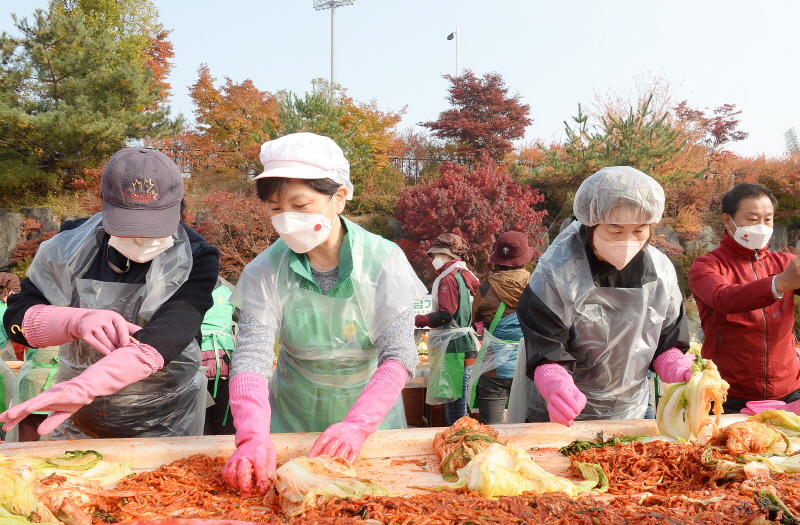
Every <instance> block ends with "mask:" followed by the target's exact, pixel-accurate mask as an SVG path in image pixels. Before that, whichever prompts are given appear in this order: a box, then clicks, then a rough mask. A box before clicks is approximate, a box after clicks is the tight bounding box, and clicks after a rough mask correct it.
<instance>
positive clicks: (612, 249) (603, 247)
mask: <svg viewBox="0 0 800 525" xmlns="http://www.w3.org/2000/svg"><path fill="white" fill-rule="evenodd" d="M646 242H647V240H646V239H645V240H643V241H607V240H605V239H603V238H601V237H600V236H599V235H597V232H596V231H595V232H594V243H593V244H594V251H595V252H597V255H599V256H600V257H602V258H603V260H605V261H606V262H608V264H610V265H612V266H613V267H614V268H616V269H617V270H622V269H623V268H625V267H626V266H628V263H629V262H631V259H633V258H634V257H636V254H637V253H639V252H640V251H642V248H643V247H644V244H645V243H646Z"/></svg>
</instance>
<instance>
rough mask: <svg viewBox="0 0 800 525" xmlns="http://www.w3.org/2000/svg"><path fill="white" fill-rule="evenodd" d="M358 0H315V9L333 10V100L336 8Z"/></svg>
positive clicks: (332, 87) (331, 92) (332, 92)
mask: <svg viewBox="0 0 800 525" xmlns="http://www.w3.org/2000/svg"><path fill="white" fill-rule="evenodd" d="M355 1H356V0H314V9H316V10H317V11H323V10H325V9H330V10H331V85H330V97H331V100H333V94H334V85H335V84H336V8H337V7H343V6H346V5H353V3H354V2H355Z"/></svg>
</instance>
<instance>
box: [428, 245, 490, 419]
mask: <svg viewBox="0 0 800 525" xmlns="http://www.w3.org/2000/svg"><path fill="white" fill-rule="evenodd" d="M456 270H463V271H465V272H468V273H472V272H470V271H469V270H468V269H467V265H466V263H465V262H464V261H458V262H455V263H453V264H452V265H450V266H449V267H448V268H447V270H445V271H444V272H442V273H441V274H439V276H438V277H436V279H435V280H434V281H433V285H432V286H431V311H432V312H437V311H439V283H440V282H441V281H442V279H443V278H444V277H445V276H446V275H448V274H450V273H452V272H454V271H456ZM476 280H477V278H476ZM459 298H460V296H459ZM463 306H465V307H467V308H468V310H469V312H470V317H471V312H472V308H471V306H472V296H471V295H470V296H469V301H468V302H464V304H463ZM461 308H462V304H459V309H461ZM465 335H469V336H470V339H471V340H472V343H473V345H472V347H473V348H474V349H475V350H477V349H478V336H477V334H476V333H475V331H474V330H473V329H472V326H471V325H468V326H463V327H462V326H459V325H458V323H456V321H455V320H452V321H450V323H448V324H447V325H445V326H443V327H440V328H431V330H430V332H429V333H428V366H429V367H430V374H429V376H428V385H427V389H426V391H425V402H426V403H427V404H429V405H443V404H445V403H450V402H452V401H455V400H457V399H460V398H461V392H462V386H463V383H464V354H463V353H462V354H456V355H453V354H450V355H449V356H448V354H447V347H448V346H450V343H451V342H452V341H455V340H457V339H459V338H461V337H463V336H465ZM454 359H456V360H460V365H461V366H460V367H459V366H453V362H452V360H454Z"/></svg>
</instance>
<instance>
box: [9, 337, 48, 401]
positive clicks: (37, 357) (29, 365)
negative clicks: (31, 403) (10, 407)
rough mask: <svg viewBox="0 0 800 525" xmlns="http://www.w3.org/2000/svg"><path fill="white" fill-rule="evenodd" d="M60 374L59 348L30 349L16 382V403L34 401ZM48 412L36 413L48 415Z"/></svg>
mask: <svg viewBox="0 0 800 525" xmlns="http://www.w3.org/2000/svg"><path fill="white" fill-rule="evenodd" d="M56 372H58V347H57V346H47V347H45V348H29V349H28V351H27V352H26V353H25V364H23V365H22V368H20V370H19V374H18V375H17V379H16V381H15V382H14V403H15V404H19V403H24V402H25V401H28V400H29V399H33V398H34V397H36V396H38V395H39V394H41V393H42V392H44V391H45V390H47V389H48V388H50V387H51V386H52V384H53V383H54V382H55V379H56ZM47 413H48V412H34V414H47Z"/></svg>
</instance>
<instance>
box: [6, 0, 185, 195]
mask: <svg viewBox="0 0 800 525" xmlns="http://www.w3.org/2000/svg"><path fill="white" fill-rule="evenodd" d="M14 22H15V25H16V28H17V30H18V31H19V32H20V33H21V36H19V37H15V36H11V35H9V34H8V33H5V32H3V33H2V34H0V157H2V158H3V159H5V160H6V161H8V162H7V163H2V164H4V167H3V168H0V185H2V184H3V181H11V182H12V184H11V187H12V189H13V188H19V187H21V186H26V185H28V186H29V185H30V183H31V182H32V181H34V180H44V179H47V180H49V181H50V182H51V183H52V184H61V183H63V182H65V181H69V180H71V179H72V178H74V177H80V176H81V175H82V168H84V167H87V166H88V167H92V166H96V165H98V164H99V163H100V162H101V161H103V160H105V159H107V158H108V157H109V156H110V155H112V154H113V153H114V152H115V151H117V150H119V149H120V148H122V147H124V146H125V144H126V142H128V141H130V140H133V139H142V138H148V137H151V138H157V137H160V136H163V135H166V134H169V133H176V132H178V131H179V129H180V127H181V124H182V122H181V121H182V118H181V117H178V118H177V119H171V118H170V117H169V115H168V112H169V108H167V107H162V108H158V109H148V108H152V107H153V106H154V103H155V101H156V100H157V98H158V93H159V89H160V88H159V87H158V86H157V85H156V84H155V83H154V82H153V80H152V78H151V76H150V72H149V70H148V69H146V68H142V67H141V64H139V63H133V64H131V63H129V62H128V61H125V60H120V54H119V53H118V48H117V43H116V41H115V39H114V38H113V37H112V34H111V33H109V32H107V31H104V30H102V29H98V28H94V29H91V30H90V29H87V28H86V26H85V25H84V22H83V16H82V14H81V13H79V12H77V11H73V12H66V13H65V12H59V11H58V10H55V9H51V10H50V11H49V12H45V11H42V10H37V11H36V12H35V13H34V15H33V19H32V21H31V22H29V21H28V20H27V19H25V18H23V19H21V20H18V19H17V18H16V17H14ZM15 165H16V166H18V167H19V166H23V165H24V166H26V167H27V169H18V170H14V173H17V174H18V175H14V173H8V171H9V166H12V167H13V166H15ZM12 169H13V168H12ZM45 174H46V175H45ZM19 177H26V178H27V179H26V180H19ZM2 189H3V187H2V186H0V190H2ZM6 189H8V186H7V187H6Z"/></svg>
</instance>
